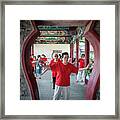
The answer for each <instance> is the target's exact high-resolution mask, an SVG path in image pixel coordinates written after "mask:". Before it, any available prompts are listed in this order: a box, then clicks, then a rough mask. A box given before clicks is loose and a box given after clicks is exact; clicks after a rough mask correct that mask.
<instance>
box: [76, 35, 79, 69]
mask: <svg viewBox="0 0 120 120" xmlns="http://www.w3.org/2000/svg"><path fill="white" fill-rule="evenodd" d="M76 59H77V67H78V59H79V38H78V37H77V38H76Z"/></svg>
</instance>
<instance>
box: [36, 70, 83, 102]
mask: <svg viewBox="0 0 120 120" xmlns="http://www.w3.org/2000/svg"><path fill="white" fill-rule="evenodd" d="M75 78H76V76H75V75H74V74H72V75H71V81H70V82H71V86H70V100H84V89H85V88H84V86H82V85H80V83H76V82H75ZM37 84H38V88H39V96H40V99H41V100H52V96H53V89H52V77H51V71H50V70H48V71H47V72H46V73H45V74H44V75H42V77H41V79H38V80H37Z"/></svg>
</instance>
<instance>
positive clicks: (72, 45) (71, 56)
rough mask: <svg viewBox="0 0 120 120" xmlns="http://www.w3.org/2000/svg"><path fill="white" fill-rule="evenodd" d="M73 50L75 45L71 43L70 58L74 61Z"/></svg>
mask: <svg viewBox="0 0 120 120" xmlns="http://www.w3.org/2000/svg"><path fill="white" fill-rule="evenodd" d="M73 48H74V44H73V43H71V44H70V58H72V59H73Z"/></svg>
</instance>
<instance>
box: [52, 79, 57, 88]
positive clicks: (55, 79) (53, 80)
mask: <svg viewBox="0 0 120 120" xmlns="http://www.w3.org/2000/svg"><path fill="white" fill-rule="evenodd" d="M55 81H56V77H53V89H55Z"/></svg>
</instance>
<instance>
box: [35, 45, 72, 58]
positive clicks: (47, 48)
mask: <svg viewBox="0 0 120 120" xmlns="http://www.w3.org/2000/svg"><path fill="white" fill-rule="evenodd" d="M53 50H62V52H68V53H69V55H70V44H34V55H36V56H37V55H41V54H45V55H46V57H47V58H51V54H52V52H53Z"/></svg>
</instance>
